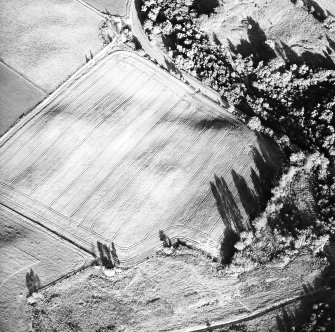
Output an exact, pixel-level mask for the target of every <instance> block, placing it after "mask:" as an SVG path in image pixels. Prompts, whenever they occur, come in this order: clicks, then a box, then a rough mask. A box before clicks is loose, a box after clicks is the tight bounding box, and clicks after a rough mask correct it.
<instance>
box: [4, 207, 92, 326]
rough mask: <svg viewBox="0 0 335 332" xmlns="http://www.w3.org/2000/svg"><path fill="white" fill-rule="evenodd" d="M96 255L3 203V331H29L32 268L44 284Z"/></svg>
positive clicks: (89, 260) (86, 262) (78, 266)
mask: <svg viewBox="0 0 335 332" xmlns="http://www.w3.org/2000/svg"><path fill="white" fill-rule="evenodd" d="M92 259H93V257H92V256H91V255H89V254H87V253H85V252H84V251H81V250H79V249H78V248H76V247H75V246H73V245H71V244H69V243H68V242H67V241H64V240H61V239H60V238H59V237H57V236H55V235H53V234H51V233H49V232H47V231H46V230H45V229H44V228H42V227H38V226H37V225H36V224H33V223H31V222H30V221H29V220H28V219H26V218H24V217H22V216H20V215H18V214H17V213H15V212H13V211H11V210H9V209H7V208H5V207H3V206H2V205H0V285H1V294H0V312H1V315H0V330H1V331H6V332H14V331H15V332H17V331H28V330H29V324H28V323H29V322H28V321H27V316H26V313H25V306H24V305H25V303H26V296H27V294H28V290H27V288H26V284H25V280H26V273H27V272H29V270H30V268H32V269H33V270H34V272H36V273H37V274H38V276H39V278H40V280H41V285H42V286H43V285H46V284H48V283H50V282H52V281H54V280H55V279H58V278H60V277H62V276H63V275H66V274H67V273H70V272H72V271H74V270H77V269H79V268H80V267H82V266H84V265H86V264H89V263H90V262H91V261H92Z"/></svg>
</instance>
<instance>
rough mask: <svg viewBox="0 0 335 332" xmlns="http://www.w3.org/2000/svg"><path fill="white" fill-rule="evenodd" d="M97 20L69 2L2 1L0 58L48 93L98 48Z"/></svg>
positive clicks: (68, 0) (92, 14)
mask: <svg viewBox="0 0 335 332" xmlns="http://www.w3.org/2000/svg"><path fill="white" fill-rule="evenodd" d="M100 22H101V17H100V16H99V15H97V14H95V13H93V12H92V11H90V10H89V9H88V8H85V7H84V6H82V5H80V4H79V3H77V2H75V1H73V0H62V1H58V0H52V1H47V0H34V1H32V0H28V1H25V2H24V6H22V1H19V0H10V1H6V0H0V39H1V44H0V58H1V59H2V60H4V61H5V62H6V63H8V64H9V65H10V66H11V67H13V68H14V69H15V70H16V71H18V72H19V73H21V74H23V75H24V76H25V77H27V78H28V79H29V80H30V81H32V82H33V83H34V84H36V85H37V86H39V87H40V88H41V89H43V90H44V91H46V92H48V93H49V92H52V91H53V90H54V89H55V88H56V87H57V86H58V85H59V84H60V83H62V82H63V81H64V80H65V79H66V78H67V77H68V76H69V75H71V74H72V73H73V72H74V71H75V70H76V69H78V67H80V66H81V65H82V64H84V63H85V55H89V52H90V50H91V51H92V52H93V53H96V52H97V51H98V50H99V49H100V48H101V46H102V45H101V42H100V40H99V39H98V33H99V31H98V27H99V24H100Z"/></svg>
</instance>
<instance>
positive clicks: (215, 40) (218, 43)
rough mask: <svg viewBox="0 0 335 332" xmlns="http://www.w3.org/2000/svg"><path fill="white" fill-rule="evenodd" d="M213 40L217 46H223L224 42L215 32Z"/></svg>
mask: <svg viewBox="0 0 335 332" xmlns="http://www.w3.org/2000/svg"><path fill="white" fill-rule="evenodd" d="M213 41H214V44H215V45H216V46H222V43H221V42H220V39H219V38H218V36H217V34H216V33H215V32H213ZM229 41H230V40H229ZM230 43H231V42H230Z"/></svg>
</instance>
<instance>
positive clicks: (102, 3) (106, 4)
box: [85, 0, 132, 16]
mask: <svg viewBox="0 0 335 332" xmlns="http://www.w3.org/2000/svg"><path fill="white" fill-rule="evenodd" d="M130 1H132V0H113V1H110V0H86V1H85V2H86V3H88V4H89V5H91V6H92V7H94V8H95V9H98V10H99V11H101V12H108V13H110V14H111V15H117V16H125V15H126V14H127V6H128V4H129V2H130Z"/></svg>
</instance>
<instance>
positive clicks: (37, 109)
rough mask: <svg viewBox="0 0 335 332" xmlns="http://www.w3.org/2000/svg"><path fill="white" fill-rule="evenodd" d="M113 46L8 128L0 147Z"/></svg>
mask: <svg viewBox="0 0 335 332" xmlns="http://www.w3.org/2000/svg"><path fill="white" fill-rule="evenodd" d="M114 46H115V41H112V42H111V43H110V44H108V45H107V46H106V47H104V48H103V49H102V50H101V51H99V52H98V53H97V54H96V56H94V58H93V59H92V60H90V61H89V62H87V63H85V64H84V65H83V66H82V67H81V68H79V69H78V70H77V71H76V72H75V73H74V74H73V75H71V76H70V77H69V78H68V79H67V80H66V81H65V82H64V83H62V84H61V85H60V86H59V87H58V88H57V89H56V90H55V91H54V92H52V93H51V94H49V95H48V96H47V97H46V98H45V99H44V100H43V101H42V102H41V103H40V104H38V105H37V106H36V107H35V108H34V109H33V110H32V111H31V112H29V113H28V114H27V115H26V116H24V117H23V118H22V119H20V120H19V121H18V122H17V123H16V124H15V125H14V126H13V127H12V128H10V129H9V130H8V131H7V132H6V133H5V134H4V135H2V136H1V137H0V147H1V146H3V145H4V144H5V143H6V142H7V141H8V140H9V139H10V138H11V137H12V136H13V135H14V134H16V133H17V132H18V131H19V130H20V129H21V128H22V127H23V126H25V125H26V124H27V123H28V122H29V121H31V120H32V119H33V118H34V117H35V116H36V115H37V114H38V113H39V112H41V111H42V110H43V109H44V108H45V107H47V106H48V105H49V104H50V103H51V102H52V101H53V100H54V99H55V98H56V97H58V96H59V95H60V94H61V93H62V92H63V91H65V90H66V89H67V88H68V87H70V86H71V85H72V84H73V83H74V82H75V81H76V80H78V79H79V78H80V77H81V76H82V75H84V74H86V73H87V71H88V70H89V69H90V68H91V67H93V66H94V65H96V64H97V63H98V62H100V61H101V60H102V59H103V58H104V57H105V56H106V55H108V54H109V53H111V52H112V48H113V47H114Z"/></svg>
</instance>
